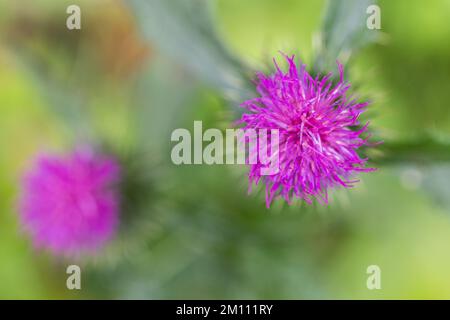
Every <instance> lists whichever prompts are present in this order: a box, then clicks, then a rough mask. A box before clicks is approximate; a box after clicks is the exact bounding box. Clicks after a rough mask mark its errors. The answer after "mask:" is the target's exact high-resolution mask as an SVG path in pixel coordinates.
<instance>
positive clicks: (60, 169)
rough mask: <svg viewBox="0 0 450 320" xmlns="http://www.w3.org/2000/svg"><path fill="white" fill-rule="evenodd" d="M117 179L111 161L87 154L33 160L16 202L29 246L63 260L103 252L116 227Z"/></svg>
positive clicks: (79, 153)
mask: <svg viewBox="0 0 450 320" xmlns="http://www.w3.org/2000/svg"><path fill="white" fill-rule="evenodd" d="M119 178H120V168H119V165H118V163H117V162H116V160H115V159H113V158H112V157H108V156H103V155H98V154H95V153H94V152H93V151H92V150H86V149H83V150H78V151H75V152H74V153H72V154H70V155H68V156H66V157H58V156H53V155H43V156H40V157H39V158H38V159H36V162H35V164H34V167H33V168H32V170H31V171H30V172H29V173H28V174H27V175H26V176H25V178H24V181H23V191H22V197H21V199H20V217H21V222H22V225H23V227H24V229H25V231H26V232H27V233H29V234H30V236H31V238H32V240H33V243H34V245H35V246H36V247H37V248H46V249H49V250H50V251H51V252H53V253H54V254H56V255H64V256H72V255H76V254H79V253H84V252H93V251H95V250H96V249H99V248H100V247H102V245H104V244H105V242H107V241H108V240H110V239H111V238H112V237H113V236H114V234H115V232H116V229H117V226H118V214H119V194H118V191H117V188H116V187H117V183H118V182H119Z"/></svg>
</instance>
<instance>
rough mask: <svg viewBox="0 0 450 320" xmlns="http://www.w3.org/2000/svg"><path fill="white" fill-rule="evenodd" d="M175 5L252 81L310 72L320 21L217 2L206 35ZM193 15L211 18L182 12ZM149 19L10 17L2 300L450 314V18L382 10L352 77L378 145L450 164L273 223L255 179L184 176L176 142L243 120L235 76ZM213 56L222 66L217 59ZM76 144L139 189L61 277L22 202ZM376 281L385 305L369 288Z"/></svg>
mask: <svg viewBox="0 0 450 320" xmlns="http://www.w3.org/2000/svg"><path fill="white" fill-rule="evenodd" d="M156 2H158V1H156ZM167 2H168V3H170V5H169V7H170V8H171V10H173V12H174V13H173V15H174V17H175V18H174V21H175V22H176V23H177V22H178V21H179V20H178V19H179V17H180V16H181V17H184V18H185V19H186V21H188V23H193V24H194V25H197V24H201V23H205V24H204V25H206V26H208V23H211V25H213V26H214V29H215V32H216V34H217V35H219V36H220V38H221V41H222V43H221V44H218V45H217V46H218V47H219V48H222V47H221V46H222V45H223V48H222V49H224V50H226V52H227V54H228V53H229V52H232V53H233V54H232V55H230V57H233V58H232V59H231V58H230V60H226V63H229V64H230V65H233V66H234V65H238V64H240V63H241V61H242V65H243V66H245V68H247V69H245V70H246V71H242V73H246V74H247V73H248V71H247V70H252V69H253V70H257V69H263V70H266V69H268V68H269V67H268V66H269V65H270V63H271V58H272V57H274V56H277V55H278V51H279V50H281V51H283V52H286V53H296V54H297V55H298V56H299V57H300V58H301V59H302V60H303V61H304V62H305V63H308V64H311V63H312V62H313V60H314V48H313V45H312V43H313V41H312V39H313V37H314V35H315V34H316V33H317V30H319V29H320V26H321V21H322V18H323V12H324V7H325V2H324V1H299V0H281V1H275V0H246V1H242V0H217V1H209V2H208V8H209V9H211V10H210V13H211V14H212V15H211V16H212V21H210V22H208V21H206V22H205V21H203V15H202V14H203V13H201V12H196V11H194V12H190V14H189V15H188V16H183V15H179V16H177V15H176V10H178V9H177V8H178V7H177V5H178V3H179V2H180V1H167ZM189 2H192V3H194V2H195V3H198V2H199V1H196V0H192V1H181V3H184V4H185V6H186V7H189V5H190V4H188V5H186V3H189ZM141 3H145V1H139V0H135V1H130V2H129V1H118V0H117V1H115V0H96V1H87V0H86V1H75V0H73V1H66V0H61V1H55V0H53V1H51V0H38V1H31V0H30V1H20V2H19V1H13V0H0V110H1V113H0V142H1V144H2V146H3V151H2V152H1V154H0V261H1V263H0V298H3V299H12V298H19V299H28V298H38V299H48V298H51V299H55V298H63V299H65V298H69V299H73V298H75V299H79V298H89V299H90V298H124V299H130V298H139V299H140V298H150V299H164V298H165V299H172V298H181V299H187V298H191V299H195V298H203V299H219V298H231V299H239V298H247V299H263V298H273V299H315V298H325V299H333V298H344V299H353V298H357V299H361V298H369V299H390V298H400V299H408V298H424V299H432V298H436V299H442V298H444V299H448V298H450V276H449V274H448V270H450V250H449V247H450V200H449V199H450V166H449V164H450V162H448V161H446V160H445V159H442V158H443V157H439V155H442V154H448V151H449V149H448V141H449V140H450V139H449V136H450V108H449V105H448V101H450V90H449V87H450V41H449V39H450V26H449V21H450V1H447V0H441V1H439V0H433V1H427V2H426V3H424V2H421V1H418V0H415V1H406V0H398V1H380V2H379V6H380V8H381V19H382V20H381V25H382V30H381V34H380V35H379V39H378V41H377V42H376V43H374V44H371V45H368V46H365V47H364V48H363V49H362V50H360V51H359V52H358V53H357V54H355V55H353V56H352V58H351V63H350V64H349V66H348V75H349V77H350V79H351V81H353V82H354V83H356V84H357V90H359V94H361V95H362V96H364V97H369V98H370V99H371V100H372V101H373V103H372V105H371V108H370V111H369V112H368V114H369V115H368V117H369V118H370V120H371V126H372V130H373V132H374V133H375V135H376V136H377V137H381V138H382V139H383V140H384V141H385V144H386V145H388V146H389V144H390V142H391V141H395V145H400V144H402V143H403V145H406V146H409V147H406V148H409V149H407V150H406V154H412V155H414V154H415V153H416V152H420V150H416V149H415V148H416V147H417V146H416V144H415V141H422V140H424V137H427V138H426V139H425V140H426V141H429V140H432V141H433V142H431V143H435V144H436V145H438V146H440V148H441V149H438V150H437V151H436V150H435V149H433V150H435V153H436V155H437V157H436V161H434V160H433V154H431V155H430V158H431V160H430V161H427V162H422V161H416V158H415V157H411V159H410V160H411V161H408V158H407V159H406V161H401V162H399V161H391V162H390V161H389V159H387V160H386V161H380V163H379V164H378V163H376V164H375V165H376V166H379V170H378V171H376V172H374V173H370V174H365V175H363V176H362V177H361V178H362V181H361V182H360V183H359V184H358V185H357V187H355V188H354V189H352V190H350V191H347V190H338V191H336V192H334V193H333V196H332V201H331V204H330V205H328V206H326V207H324V206H320V205H313V206H306V205H302V204H300V203H296V204H295V205H293V206H291V207H289V206H286V205H283V203H282V202H281V201H278V202H276V203H275V205H274V206H273V207H272V208H271V209H270V210H269V209H266V208H265V205H264V195H263V194H262V193H260V194H255V193H253V194H251V195H247V180H246V178H245V172H246V169H245V168H243V167H239V166H206V165H202V166H175V165H173V164H172V163H171V161H170V150H171V147H172V144H171V142H170V133H171V132H172V130H173V129H175V128H179V127H186V128H188V129H192V126H193V121H194V120H203V122H204V126H206V127H217V128H226V127H229V126H230V125H231V122H232V121H233V120H235V119H237V118H238V117H239V110H238V109H237V108H236V103H235V101H234V99H233V97H235V96H233V95H232V94H231V95H230V92H228V91H227V90H226V88H225V89H224V88H223V86H222V82H221V81H222V79H220V77H221V72H220V70H222V69H220V68H219V67H217V66H218V63H216V62H217V61H219V62H220V61H222V60H220V59H219V58H217V60H216V59H215V58H214V59H211V60H210V61H209V60H208V59H203V60H200V66H198V65H197V64H196V63H198V62H199V61H198V60H196V59H197V58H199V57H201V53H202V51H199V53H198V54H197V52H195V49H196V48H198V46H197V44H196V43H197V42H196V41H197V40H198V39H197V38H195V37H194V36H195V33H194V34H193V38H192V39H190V38H186V37H187V36H189V35H190V34H189V32H190V29H188V28H181V29H180V32H182V31H183V32H184V31H186V33H185V34H183V33H181V35H177V34H171V33H170V30H171V29H170V28H168V27H167V28H166V27H163V26H161V29H158V26H157V23H159V22H158V21H156V22H155V20H154V19H153V17H154V16H155V15H160V14H161V13H160V12H156V11H155V12H147V13H146V12H145V10H144V9H142V10H140V9H139V6H140V5H142V4H141ZM70 4H78V5H79V6H80V7H81V11H82V29H81V30H73V31H70V30H68V29H67V28H66V24H65V23H66V18H67V17H68V15H67V14H66V8H67V6H68V5H70ZM194 8H196V7H195V6H194ZM171 10H169V13H168V14H169V17H171V16H172V11H171ZM208 12H209V11H208ZM146 14H148V16H146ZM161 15H162V14H161ZM166 20H167V21H170V19H169V18H167V19H166ZM192 21H193V22H192ZM163 22H164V21H163ZM167 23H169V22H167ZM152 28H153V29H152ZM207 29H208V28H207ZM175 30H177V29H175ZM194 30H195V28H194ZM208 30H209V29H208ZM155 34H156V36H155ZM205 34H207V32H205ZM158 35H160V38H158ZM177 36H179V37H182V38H180V39H184V41H186V46H185V45H184V44H181V42H182V41H181V40H180V41H178V40H177ZM203 40H204V39H203V38H200V40H199V41H198V43H200V44H199V45H202V44H204V41H203ZM189 44H192V46H193V48H190V47H189ZM177 45H179V46H178V47H177ZM208 50H209V51H208ZM206 51H207V52H213V53H214V52H216V49H214V48H213V49H210V48H209V47H208V43H207V44H206ZM216 53H217V52H216ZM217 54H218V55H220V52H219V53H217ZM236 61H239V62H236ZM191 62H193V63H191ZM202 62H204V63H202ZM211 62H212V63H211ZM208 63H211V67H209V65H208ZM224 66H225V67H226V66H228V64H224ZM215 67H217V69H211V68H215ZM243 68H244V67H243ZM224 70H226V71H230V69H229V68H227V67H226V68H224ZM230 72H231V71H230ZM234 76H235V75H234ZM215 80H217V81H215ZM244 86H245V85H244ZM231 93H233V92H231ZM243 94H244V93H243ZM236 99H237V100H238V98H236ZM430 137H431V138H430ZM80 141H81V142H86V141H91V142H93V143H99V144H102V145H107V146H108V148H110V149H111V150H113V152H115V153H117V154H119V155H121V156H123V157H126V158H127V159H131V160H129V163H130V164H129V166H127V169H130V172H132V173H130V175H133V172H134V174H135V175H136V176H138V178H136V177H134V180H133V181H134V182H135V183H134V184H133V186H132V188H130V190H131V191H130V193H131V194H132V195H131V199H133V200H132V202H133V205H132V206H130V208H128V209H127V210H125V211H124V212H123V213H122V218H123V220H124V221H127V224H126V227H124V228H123V230H121V234H120V236H119V238H118V239H117V240H116V241H115V242H114V243H112V244H111V246H110V248H107V249H106V250H105V252H104V253H102V254H100V255H99V257H96V258H95V259H88V260H83V261H75V260H74V261H70V260H69V261H67V260H66V261H61V260H58V259H57V258H55V257H52V256H51V255H49V254H47V253H43V252H36V251H34V249H33V248H32V246H31V244H30V241H29V239H27V237H26V235H23V234H22V233H21V229H20V226H19V224H18V218H17V210H16V199H17V196H18V194H19V191H20V189H19V188H20V177H21V175H22V172H23V171H24V170H25V169H26V168H27V167H28V166H29V164H30V161H31V159H32V158H33V156H34V155H35V154H36V153H37V152H39V151H41V150H57V151H63V150H68V149H69V148H70V147H71V146H72V145H73V144H74V143H76V142H80ZM421 146H422V145H421ZM392 150H394V151H395V149H391V151H392ZM424 150H425V152H427V150H428V149H427V148H426V147H425V148H424ZM399 152H400V151H399ZM401 152H405V148H404V149H402V150H401ZM419 158H420V157H419ZM448 160H450V159H448ZM131 168H133V170H135V171H132V169H131ZM136 172H137V174H136ZM128 222H129V223H128ZM124 224H125V223H124ZM71 263H75V264H79V265H80V266H82V290H80V291H69V290H68V289H67V288H66V277H67V275H66V273H65V270H66V266H67V265H68V264H71ZM373 264H375V265H378V266H380V268H381V272H382V280H381V283H382V289H381V290H368V289H367V287H366V279H367V277H368V275H367V274H366V269H367V267H368V266H369V265H373Z"/></svg>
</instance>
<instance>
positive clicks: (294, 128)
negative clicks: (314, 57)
mask: <svg viewBox="0 0 450 320" xmlns="http://www.w3.org/2000/svg"><path fill="white" fill-rule="evenodd" d="M285 58H286V61H287V64H288V69H287V71H286V72H283V71H282V70H281V69H280V68H279V67H278V65H277V63H276V62H275V61H274V63H275V67H276V71H275V73H274V74H272V75H268V76H267V75H264V74H263V73H258V75H257V76H258V77H257V92H258V94H259V96H258V97H256V98H253V99H251V100H247V101H245V102H244V103H243V104H242V106H243V107H244V108H245V109H246V110H248V111H249V113H245V114H244V115H243V116H242V118H241V119H240V121H239V122H240V123H241V124H244V125H245V128H246V129H256V130H259V129H266V130H270V129H276V130H277V131H278V143H277V145H274V143H270V139H269V143H268V148H270V149H272V150H274V149H275V150H277V153H276V154H277V156H278V157H279V159H278V161H279V170H278V172H277V173H275V174H272V175H265V176H263V175H261V170H260V169H261V167H262V166H263V164H262V163H260V162H256V163H255V164H250V171H249V181H250V186H251V185H252V184H253V183H256V184H258V182H259V181H264V182H265V184H266V205H267V207H269V206H270V204H271V202H272V201H273V199H274V198H275V197H283V198H284V199H285V200H286V201H287V202H288V203H291V201H292V199H293V198H300V199H303V200H304V201H306V202H307V203H312V201H313V199H317V200H318V201H319V202H320V203H328V190H329V189H330V188H334V187H337V186H343V187H346V188H348V187H351V186H352V184H353V183H355V182H357V180H352V179H353V177H354V175H355V174H357V173H358V172H362V171H363V172H365V171H371V170H374V169H372V168H367V167H365V165H366V161H367V159H363V158H361V157H360V156H359V155H358V153H357V150H358V148H359V147H361V146H362V145H364V144H366V143H367V139H364V138H362V137H361V135H362V134H363V133H364V132H365V131H366V130H367V126H368V123H367V124H365V125H363V126H361V125H360V122H359V120H358V118H359V116H360V115H361V113H363V112H364V111H365V108H366V106H367V105H368V103H367V102H363V103H358V102H357V101H356V100H355V99H353V98H352V97H351V96H347V91H348V89H349V88H350V85H349V84H348V83H347V82H344V79H343V67H342V65H341V64H339V63H338V68H339V80H337V82H336V83H335V84H334V85H333V82H332V74H331V73H330V74H328V75H326V76H322V77H321V76H317V77H315V78H313V77H312V76H311V75H310V74H309V73H308V72H307V71H306V70H305V65H300V67H298V66H297V65H296V63H295V62H294V56H292V57H288V56H286V57H285ZM274 141H276V140H274Z"/></svg>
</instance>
